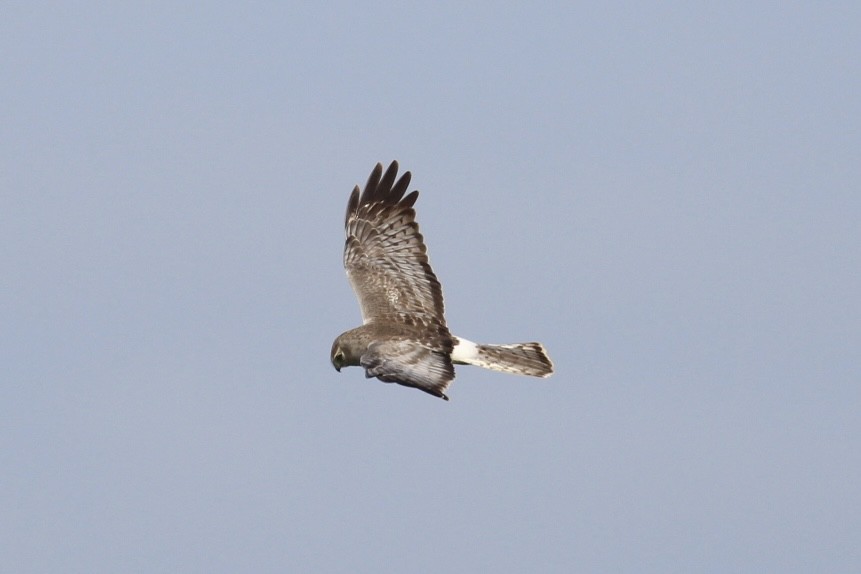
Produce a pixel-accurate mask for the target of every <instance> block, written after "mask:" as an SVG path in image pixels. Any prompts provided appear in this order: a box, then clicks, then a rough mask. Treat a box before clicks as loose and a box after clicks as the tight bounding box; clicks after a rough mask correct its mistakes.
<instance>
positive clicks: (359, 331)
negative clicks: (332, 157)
mask: <svg viewBox="0 0 861 574" xmlns="http://www.w3.org/2000/svg"><path fill="white" fill-rule="evenodd" d="M397 171H398V164H397V162H392V164H391V165H390V166H389V168H388V170H386V173H385V174H383V166H382V165H380V164H377V166H376V167H375V168H374V171H373V172H372V173H371V176H370V178H369V179H368V183H367V185H366V186H365V190H364V191H363V192H360V190H359V187H358V186H356V188H355V189H354V190H353V193H352V195H351V196H350V201H349V203H348V205H347V215H346V219H345V222H344V223H345V228H346V233H347V240H346V244H345V247H344V267H345V268H346V270H347V276H348V277H349V279H350V283H351V284H352V286H353V290H354V291H355V292H356V296H357V297H358V299H359V305H360V307H361V309H362V318H363V321H364V322H363V324H362V325H361V326H359V327H356V328H355V329H351V330H349V331H347V332H345V333H342V334H341V335H340V336H338V338H337V339H335V342H334V343H333V344H332V353H331V359H332V364H333V365H334V366H335V368H336V369H337V370H339V371H340V370H341V368H342V367H346V366H361V367H363V368H364V369H365V376H366V377H368V378H370V377H376V378H377V379H379V380H381V381H383V382H387V383H398V384H401V385H404V386H407V387H414V388H417V389H420V390H422V391H425V392H427V393H430V394H432V395H435V396H438V397H441V398H444V399H446V400H448V397H447V396H446V394H445V390H446V389H447V388H448V386H449V385H450V384H451V381H452V380H453V379H454V364H470V365H477V366H480V367H484V368H489V369H494V370H498V371H504V372H509V373H515V374H523V375H532V376H537V377H547V376H549V375H551V374H552V373H553V364H552V363H551V361H550V358H549V357H548V356H547V353H546V351H545V350H544V347H543V346H542V345H541V343H519V344H515V345H480V344H477V343H473V342H472V341H469V340H467V339H463V338H460V337H455V336H453V335H452V334H451V333H450V332H449V330H448V327H447V326H446V322H445V315H444V305H443V297H442V288H441V286H440V283H439V281H438V280H437V278H436V275H435V274H434V272H433V270H432V269H431V267H430V263H429V262H428V257H427V248H426V247H425V245H424V240H423V238H422V235H421V233H419V230H418V224H416V222H415V210H414V209H413V205H414V204H415V201H416V199H417V198H418V191H413V192H412V193H410V194H408V195H406V196H405V193H406V190H407V187H408V186H409V182H410V173H409V172H405V173H404V174H403V175H402V176H401V178H400V179H399V180H397V182H396V181H395V178H396V176H397Z"/></svg>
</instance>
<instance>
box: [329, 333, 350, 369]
mask: <svg viewBox="0 0 861 574" xmlns="http://www.w3.org/2000/svg"><path fill="white" fill-rule="evenodd" d="M340 340H341V338H340V337H338V338H337V339H335V342H334V343H332V354H331V356H330V357H329V359H330V360H331V361H332V366H333V367H335V370H336V371H338V372H339V373H340V372H341V367H343V366H344V365H345V364H346V358H345V355H344V351H343V349H341V343H340Z"/></svg>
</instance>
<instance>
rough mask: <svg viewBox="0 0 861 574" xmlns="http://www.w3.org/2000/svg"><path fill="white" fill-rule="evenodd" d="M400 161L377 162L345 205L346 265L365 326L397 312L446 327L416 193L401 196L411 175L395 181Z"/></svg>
mask: <svg viewBox="0 0 861 574" xmlns="http://www.w3.org/2000/svg"><path fill="white" fill-rule="evenodd" d="M397 173H398V163H397V162H396V161H393V162H392V164H391V165H390V166H389V168H388V169H387V170H386V173H385V174H383V166H382V165H381V164H377V166H376V167H375V168H374V171H373V172H371V176H370V177H369V178H368V183H367V184H366V185H365V189H364V191H362V192H361V193H360V192H359V188H358V187H356V188H355V189H354V190H353V193H352V194H351V195H350V200H349V203H348V204H347V216H346V221H345V228H346V232H347V241H346V245H345V247H344V267H345V268H346V270H347V276H348V277H349V279H350V283H351V284H352V286H353V291H355V292H356V296H357V297H358V299H359V305H360V306H361V308H362V317H363V318H364V321H365V323H368V322H369V321H372V320H373V319H375V318H380V317H383V316H386V315H389V316H391V315H396V314H404V313H406V314H419V315H423V316H425V317H427V318H429V319H434V320H435V322H437V323H438V324H439V325H441V326H444V325H445V319H444V317H443V313H444V307H443V298H442V288H441V287H440V284H439V281H438V280H437V278H436V275H434V272H433V270H432V269H431V266H430V263H429V262H428V256H427V248H426V247H425V244H424V239H423V238H422V235H421V233H419V227H418V224H417V223H416V221H415V215H416V213H415V210H414V209H413V205H414V204H415V202H416V199H417V198H418V191H413V192H411V193H410V194H408V195H407V196H406V197H404V194H405V193H406V191H407V187H408V186H409V183H410V177H411V176H410V172H405V173H404V174H403V175H402V176H401V178H400V179H398V180H397V181H395V180H396V178H397Z"/></svg>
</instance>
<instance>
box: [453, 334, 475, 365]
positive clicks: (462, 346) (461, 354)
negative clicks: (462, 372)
mask: <svg viewBox="0 0 861 574" xmlns="http://www.w3.org/2000/svg"><path fill="white" fill-rule="evenodd" d="M455 339H457V344H456V345H455V346H454V349H452V350H451V362H452V363H460V364H461V365H479V364H480V363H477V361H478V345H477V344H475V343H473V342H472V341H469V340H467V339H462V338H460V337H455Z"/></svg>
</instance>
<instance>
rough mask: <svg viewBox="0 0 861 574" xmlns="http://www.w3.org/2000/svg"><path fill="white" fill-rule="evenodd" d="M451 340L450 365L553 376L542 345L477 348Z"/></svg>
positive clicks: (467, 342)
mask: <svg viewBox="0 0 861 574" xmlns="http://www.w3.org/2000/svg"><path fill="white" fill-rule="evenodd" d="M454 339H455V345H454V349H453V350H452V353H451V360H452V362H453V363H457V364H461V365H475V366H477V367H484V368H485V369H493V370H494V371H502V372H504V373H513V374H515V375H529V376H532V377H549V376H550V375H552V374H553V362H552V361H551V360H550V357H548V356H547V351H546V350H544V346H543V345H542V344H541V343H518V344H516V345H479V344H477V343H473V342H472V341H468V340H466V339H461V338H459V337H455V338H454Z"/></svg>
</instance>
